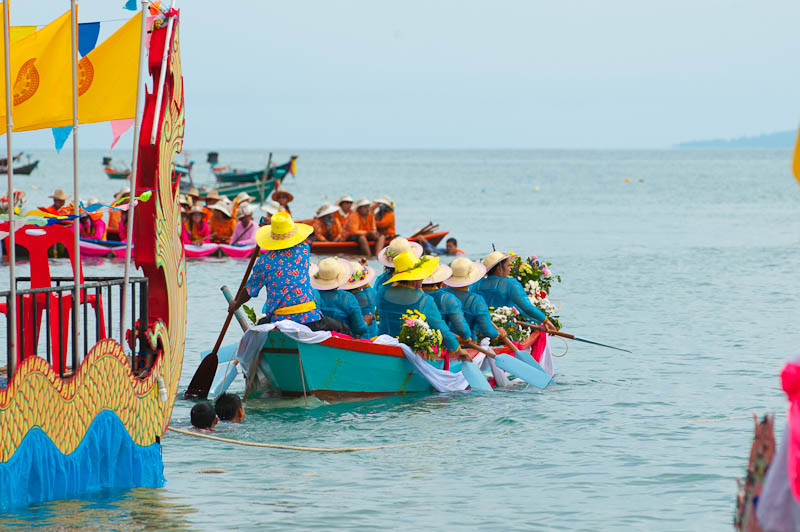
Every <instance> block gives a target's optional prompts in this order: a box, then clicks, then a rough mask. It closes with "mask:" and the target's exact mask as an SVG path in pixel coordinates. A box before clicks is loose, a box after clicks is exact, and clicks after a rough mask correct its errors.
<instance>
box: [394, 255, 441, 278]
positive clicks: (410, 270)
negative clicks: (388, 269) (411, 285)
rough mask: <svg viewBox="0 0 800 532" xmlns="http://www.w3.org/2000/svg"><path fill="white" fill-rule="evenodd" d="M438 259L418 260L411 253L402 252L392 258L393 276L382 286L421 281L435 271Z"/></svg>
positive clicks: (423, 258) (426, 257) (424, 258)
mask: <svg viewBox="0 0 800 532" xmlns="http://www.w3.org/2000/svg"><path fill="white" fill-rule="evenodd" d="M438 267H439V257H428V256H425V257H422V258H421V259H418V258H417V257H415V256H414V255H413V253H411V252H408V251H406V252H403V253H401V254H399V255H398V256H396V257H395V258H394V271H395V274H394V275H392V277H391V278H390V279H389V280H388V281H386V282H385V283H383V284H391V283H396V282H398V281H421V280H422V279H425V278H426V277H428V276H429V275H430V274H432V273H433V272H435V271H436V268H438Z"/></svg>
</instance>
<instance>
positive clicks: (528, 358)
mask: <svg viewBox="0 0 800 532" xmlns="http://www.w3.org/2000/svg"><path fill="white" fill-rule="evenodd" d="M516 359H517V360H521V361H523V362H525V363H526V364H527V365H529V366H531V367H532V368H536V369H539V370H542V371H544V368H543V367H542V366H541V364H539V363H538V362H536V359H535V358H533V355H531V354H530V353H528V352H527V351H517V356H516ZM544 372H545V373H547V372H546V371H544Z"/></svg>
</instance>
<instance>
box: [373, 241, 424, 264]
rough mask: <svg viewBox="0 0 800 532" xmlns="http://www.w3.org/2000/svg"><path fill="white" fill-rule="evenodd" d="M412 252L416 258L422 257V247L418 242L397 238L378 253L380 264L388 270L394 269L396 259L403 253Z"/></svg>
mask: <svg viewBox="0 0 800 532" xmlns="http://www.w3.org/2000/svg"><path fill="white" fill-rule="evenodd" d="M406 251H410V252H411V253H413V254H414V256H415V257H417V258H419V257H421V256H422V246H420V245H419V244H417V243H416V242H409V241H408V240H406V239H405V238H403V237H397V238H395V239H393V240H392V241H391V242H389V245H388V246H386V247H385V248H383V249H382V250H380V252H379V253H378V262H380V263H381V264H383V265H384V266H386V267H387V268H394V262H393V261H394V258H395V257H396V256H398V255H399V254H401V253H404V252H406Z"/></svg>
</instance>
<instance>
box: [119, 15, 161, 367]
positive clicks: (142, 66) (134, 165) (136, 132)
mask: <svg viewBox="0 0 800 532" xmlns="http://www.w3.org/2000/svg"><path fill="white" fill-rule="evenodd" d="M147 4H148V0H142V29H141V34H140V37H139V77H138V78H137V82H136V117H135V120H134V123H133V158H132V159H131V175H130V185H129V188H130V189H131V193H130V199H129V200H128V225H127V227H126V229H127V235H126V240H125V276H124V283H123V284H122V302H121V308H120V313H119V316H120V317H119V320H120V321H119V343H120V345H123V346H124V345H125V314H126V309H127V307H128V305H127V301H128V290H129V287H128V282H129V280H130V263H131V246H132V245H133V212H134V210H135V208H134V199H133V198H135V197H136V175H137V174H138V172H139V138H140V136H141V129H142V114H143V112H144V90H142V87H143V86H144V82H145V76H146V75H147V72H146V68H147V65H146V56H147V51H146V50H145V48H144V45H145V41H146V38H147ZM154 129H155V127H154ZM140 341H143V339H140ZM134 345H135V344H134ZM134 356H135V354H134Z"/></svg>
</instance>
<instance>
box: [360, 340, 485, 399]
mask: <svg viewBox="0 0 800 532" xmlns="http://www.w3.org/2000/svg"><path fill="white" fill-rule="evenodd" d="M373 342H374V343H376V344H382V345H396V346H399V347H400V349H402V350H403V354H404V355H405V356H406V360H408V362H409V364H411V367H413V368H414V369H415V370H416V371H417V373H419V374H420V375H422V376H423V377H424V378H425V380H427V381H428V382H429V383H430V384H431V386H433V388H434V389H435V390H436V391H439V392H457V391H461V390H466V389H467V387H468V386H469V383H468V382H467V379H466V378H464V375H462V374H461V372H460V371H459V372H458V373H453V372H452V371H445V370H443V369H437V368H434V367H433V366H432V365H430V364H428V363H427V362H425V360H423V359H422V357H421V356H419V355H418V354H416V353H415V352H414V351H412V350H411V348H410V347H408V346H407V345H406V344H401V343H400V342H399V341H398V340H397V338H395V337H394V336H389V335H388V334H382V335H380V336H378V337H377V338H375V339H374V340H373Z"/></svg>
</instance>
